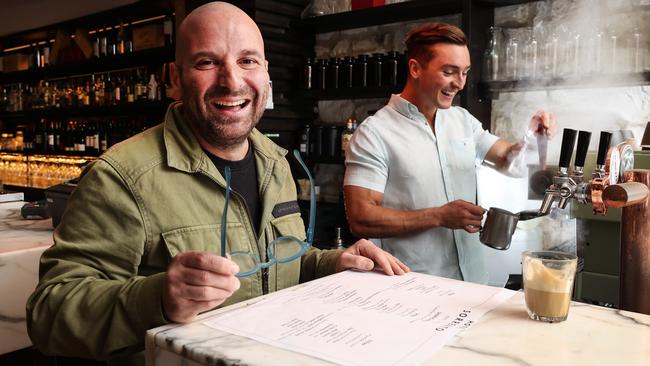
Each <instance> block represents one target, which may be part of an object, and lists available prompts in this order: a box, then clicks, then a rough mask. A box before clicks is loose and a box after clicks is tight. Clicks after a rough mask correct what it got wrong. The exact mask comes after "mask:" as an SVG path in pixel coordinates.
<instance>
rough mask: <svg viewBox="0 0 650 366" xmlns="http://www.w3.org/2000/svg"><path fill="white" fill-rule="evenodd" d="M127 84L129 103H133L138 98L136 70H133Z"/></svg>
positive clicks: (127, 99)
mask: <svg viewBox="0 0 650 366" xmlns="http://www.w3.org/2000/svg"><path fill="white" fill-rule="evenodd" d="M125 84H126V101H127V103H133V102H135V99H136V88H137V83H136V78H135V71H132V72H131V74H130V75H129V77H128V79H127V80H126V83H125Z"/></svg>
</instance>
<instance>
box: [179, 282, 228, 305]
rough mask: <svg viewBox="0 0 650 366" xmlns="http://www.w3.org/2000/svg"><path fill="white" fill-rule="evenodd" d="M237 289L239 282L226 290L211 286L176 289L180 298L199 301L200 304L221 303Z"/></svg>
mask: <svg viewBox="0 0 650 366" xmlns="http://www.w3.org/2000/svg"><path fill="white" fill-rule="evenodd" d="M237 289H239V281H237V284H234V285H233V286H229V287H226V288H219V287H211V286H193V285H187V284H185V285H183V286H180V287H179V289H178V292H179V295H180V297H182V298H184V299H186V300H192V301H200V302H211V301H221V302H223V301H224V300H226V299H227V298H229V297H230V296H231V295H232V294H233V292H235V291H237Z"/></svg>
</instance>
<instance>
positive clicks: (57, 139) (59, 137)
mask: <svg viewBox="0 0 650 366" xmlns="http://www.w3.org/2000/svg"><path fill="white" fill-rule="evenodd" d="M63 133H64V131H63V122H61V121H58V122H56V128H55V130H54V149H55V150H56V151H63V148H64V146H63Z"/></svg>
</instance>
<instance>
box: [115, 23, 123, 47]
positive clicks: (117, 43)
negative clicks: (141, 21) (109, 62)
mask: <svg viewBox="0 0 650 366" xmlns="http://www.w3.org/2000/svg"><path fill="white" fill-rule="evenodd" d="M115 46H116V51H117V52H116V53H117V54H118V55H123V54H125V53H126V33H125V32H124V23H123V22H120V28H119V29H118V31H117V39H116V41H115Z"/></svg>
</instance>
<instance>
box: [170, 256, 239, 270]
mask: <svg viewBox="0 0 650 366" xmlns="http://www.w3.org/2000/svg"><path fill="white" fill-rule="evenodd" d="M177 257H179V258H178V260H179V261H180V263H181V264H182V265H183V266H185V267H191V268H195V269H199V270H203V271H210V272H214V273H221V274H226V275H230V274H236V273H237V272H239V266H237V264H236V263H235V262H233V261H231V260H230V259H228V258H224V257H221V256H218V255H216V254H213V253H208V252H185V253H181V254H178V255H177Z"/></svg>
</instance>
